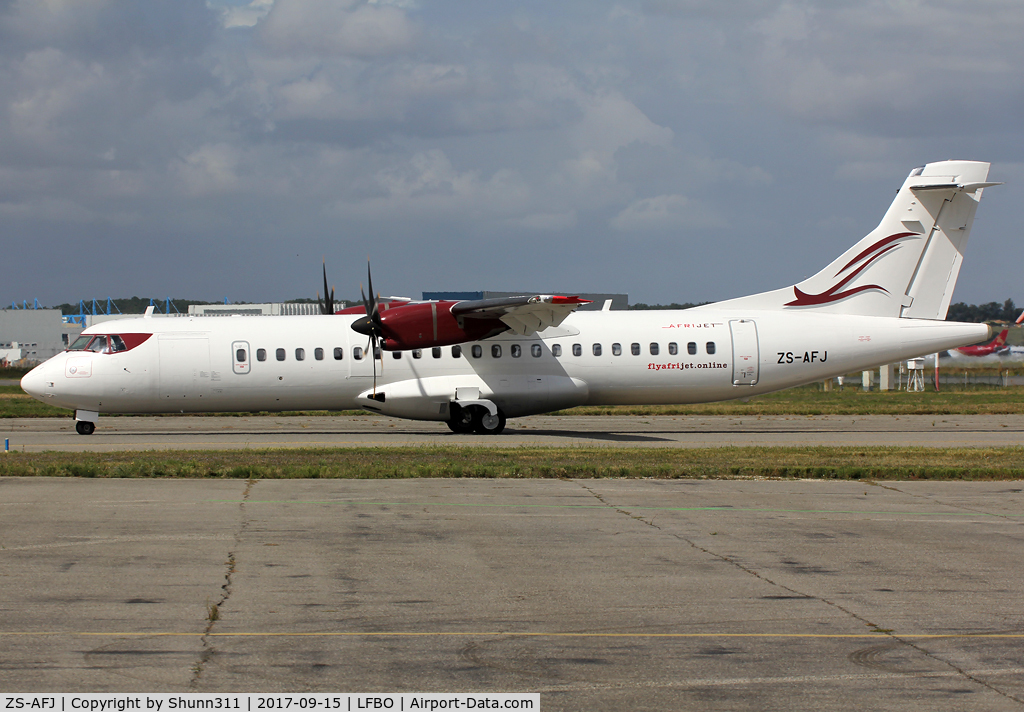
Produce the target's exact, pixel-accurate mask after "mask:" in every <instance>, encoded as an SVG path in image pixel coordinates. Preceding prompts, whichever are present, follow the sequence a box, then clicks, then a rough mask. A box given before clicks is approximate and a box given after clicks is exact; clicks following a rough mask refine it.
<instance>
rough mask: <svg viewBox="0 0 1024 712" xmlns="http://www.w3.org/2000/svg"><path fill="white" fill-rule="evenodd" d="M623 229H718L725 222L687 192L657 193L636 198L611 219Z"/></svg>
mask: <svg viewBox="0 0 1024 712" xmlns="http://www.w3.org/2000/svg"><path fill="white" fill-rule="evenodd" d="M610 224H611V226H612V227H613V228H614V229H616V230H619V231H620V232H634V231H652V232H653V231H664V230H697V229H706V228H719V227H723V226H725V221H724V220H723V219H722V218H721V217H720V216H718V215H716V214H715V212H714V211H713V210H711V209H710V208H708V207H707V206H705V205H702V204H700V203H698V202H696V201H694V200H691V199H690V198H688V197H686V196H685V195H658V196H655V197H653V198H642V199H640V200H634V201H633V202H632V203H630V204H629V206H628V207H626V209H625V210H623V211H622V212H620V213H619V214H618V215H616V216H615V217H614V218H612V220H611V223H610Z"/></svg>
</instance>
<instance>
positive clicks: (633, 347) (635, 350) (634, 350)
mask: <svg viewBox="0 0 1024 712" xmlns="http://www.w3.org/2000/svg"><path fill="white" fill-rule="evenodd" d="M629 353H631V354H633V355H634V356H639V355H640V344H638V343H635V342H634V343H632V344H630V345H629Z"/></svg>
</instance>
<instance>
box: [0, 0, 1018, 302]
mask: <svg viewBox="0 0 1024 712" xmlns="http://www.w3.org/2000/svg"><path fill="white" fill-rule="evenodd" d="M1021 37H1024V3H1022V2H1020V0H974V1H973V2H970V3H966V2H962V1H961V0H884V1H883V0H828V1H825V2H812V1H804V2H800V1H791V2H783V1H778V0H730V1H729V2H723V1H722V0H642V1H638V2H605V1H603V0H586V1H585V2H584V1H581V0H560V1H559V2H555V3H552V2H550V1H546V2H537V1H535V0H526V1H521V2H504V3H474V2H452V1H450V0H139V1H137V2H136V1H132V0H0V245H2V250H0V304H7V305H9V304H10V303H11V302H12V301H17V302H18V303H21V301H22V300H26V299H27V300H28V301H29V302H30V303H31V301H32V300H33V299H38V300H39V302H40V303H41V304H44V305H54V304H58V303H62V302H72V301H77V300H79V299H92V298H97V299H100V298H106V297H107V296H111V297H115V298H117V297H129V296H134V295H139V296H154V297H166V296H170V297H175V298H181V297H184V298H190V299H197V300H199V299H203V300H223V299H225V298H227V299H229V300H231V301H281V300H285V299H293V298H297V297H314V296H315V295H316V292H317V290H318V289H319V288H320V284H321V274H320V271H321V261H322V260H326V263H327V269H328V274H329V277H330V280H331V282H332V283H333V285H334V286H335V287H336V290H337V296H338V297H339V298H345V297H354V296H356V295H358V294H359V285H360V283H361V282H365V276H366V261H367V259H369V260H370V261H371V262H372V266H373V277H374V280H373V281H374V287H375V288H376V289H377V290H378V291H380V292H382V293H383V294H384V295H404V296H411V297H419V295H420V293H421V292H423V291H434V290H492V291H511V290H527V291H538V292H545V293H568V294H572V293H576V292H624V293H628V294H629V296H630V301H631V302H634V303H635V302H648V303H669V302H687V301H690V302H696V301H715V300H720V299H726V298H729V297H735V296H740V295H743V294H752V293H755V292H759V291H764V290H768V289H774V288H777V287H783V286H786V285H789V284H793V283H795V282H798V281H800V280H801V279H803V278H805V277H807V276H809V275H811V274H813V273H815V272H817V271H818V270H819V269H821V268H822V267H824V266H825V265H826V264H827V263H828V262H830V261H831V260H832V259H833V258H835V257H836V256H838V255H839V254H841V253H842V252H843V251H844V250H845V249H847V248H848V247H849V246H850V245H852V244H854V243H855V242H856V241H857V240H859V239H860V238H861V237H863V236H864V235H865V234H867V233H868V232H869V231H870V230H871V229H873V228H874V227H875V225H877V224H878V221H879V220H880V219H881V217H882V215H883V214H884V212H885V210H886V208H887V207H888V205H889V203H890V202H891V200H892V197H893V195H894V194H895V192H896V190H897V189H898V188H899V186H900V185H901V184H902V182H903V180H904V179H905V177H906V175H907V174H908V173H909V171H910V170H911V169H912V168H914V167H916V166H919V165H923V164H924V163H927V162H932V161H940V160H945V159H968V160H983V161H990V162H991V163H992V164H993V166H992V171H991V173H990V180H997V181H1005V182H1006V185H1004V186H999V187H995V188H991V189H987V190H986V191H985V195H984V199H983V201H982V204H981V206H980V208H979V210H978V215H977V218H976V221H975V224H974V229H973V232H972V233H971V240H970V245H969V247H968V250H967V254H966V259H965V261H964V266H963V269H962V270H961V273H960V279H959V282H958V284H957V289H956V293H955V294H954V301H967V302H969V303H978V302H988V301H999V302H1002V301H1003V300H1005V299H1006V298H1012V299H1014V300H1015V301H1016V302H1017V303H1018V304H1024V284H1022V280H1021V267H1022V265H1024V239H1022V237H1024V236H1022V229H1021V227H1020V223H1019V222H1018V220H1017V219H1015V217H1014V216H1016V215H1017V211H1018V208H1019V206H1021V205H1024V121H1022V119H1024V42H1021V41H1020V38H1021Z"/></svg>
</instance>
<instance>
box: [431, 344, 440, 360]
mask: <svg viewBox="0 0 1024 712" xmlns="http://www.w3.org/2000/svg"><path fill="white" fill-rule="evenodd" d="M430 355H431V356H433V357H434V358H441V347H440V346H435V347H434V348H432V349H430Z"/></svg>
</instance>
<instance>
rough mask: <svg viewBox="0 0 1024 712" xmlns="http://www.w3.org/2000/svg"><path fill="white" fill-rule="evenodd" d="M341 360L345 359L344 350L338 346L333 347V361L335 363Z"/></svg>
mask: <svg viewBox="0 0 1024 712" xmlns="http://www.w3.org/2000/svg"><path fill="white" fill-rule="evenodd" d="M343 358H345V350H344V349H342V348H341V347H340V346H335V347H334V360H335V361H341V360H342V359H343Z"/></svg>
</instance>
